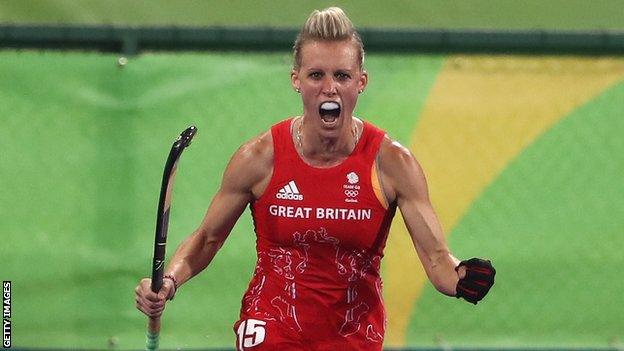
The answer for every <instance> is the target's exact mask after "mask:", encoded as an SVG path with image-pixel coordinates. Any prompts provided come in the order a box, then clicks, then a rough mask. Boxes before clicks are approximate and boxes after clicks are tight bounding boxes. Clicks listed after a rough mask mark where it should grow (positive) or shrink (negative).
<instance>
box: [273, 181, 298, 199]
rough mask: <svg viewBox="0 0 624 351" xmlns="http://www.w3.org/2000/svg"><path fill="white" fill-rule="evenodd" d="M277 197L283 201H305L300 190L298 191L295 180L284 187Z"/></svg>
mask: <svg viewBox="0 0 624 351" xmlns="http://www.w3.org/2000/svg"><path fill="white" fill-rule="evenodd" d="M275 197H276V198H278V199H282V200H297V201H301V200H303V195H301V194H300V193H299V189H297V185H296V184H295V181H294V180H291V181H290V182H288V184H286V185H284V186H283V187H282V188H281V189H280V190H279V192H278V193H277V194H276V195H275Z"/></svg>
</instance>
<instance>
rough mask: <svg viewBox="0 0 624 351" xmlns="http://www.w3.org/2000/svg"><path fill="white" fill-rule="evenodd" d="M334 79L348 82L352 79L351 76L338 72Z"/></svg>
mask: <svg viewBox="0 0 624 351" xmlns="http://www.w3.org/2000/svg"><path fill="white" fill-rule="evenodd" d="M334 77H336V78H337V79H338V80H347V79H350V78H351V76H350V75H349V74H347V73H345V72H336V73H335V74H334Z"/></svg>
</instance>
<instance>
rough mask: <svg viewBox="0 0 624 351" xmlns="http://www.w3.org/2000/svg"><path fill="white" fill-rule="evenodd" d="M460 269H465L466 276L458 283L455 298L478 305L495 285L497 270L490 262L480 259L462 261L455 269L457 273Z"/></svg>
mask: <svg viewBox="0 0 624 351" xmlns="http://www.w3.org/2000/svg"><path fill="white" fill-rule="evenodd" d="M460 267H464V268H465V270H466V275H465V276H464V277H463V278H462V279H460V280H459V282H457V287H456V291H457V292H456V295H455V297H457V298H460V297H462V298H464V300H466V301H468V302H470V303H473V304H475V305H476V304H477V302H479V301H481V299H483V298H484V297H485V295H487V293H488V291H490V288H491V287H492V285H494V276H495V275H496V270H495V269H494V267H493V266H492V263H491V262H490V261H489V260H482V259H480V258H471V259H469V260H466V261H461V262H460V263H459V265H458V266H457V267H456V268H455V271H458V270H459V268H460Z"/></svg>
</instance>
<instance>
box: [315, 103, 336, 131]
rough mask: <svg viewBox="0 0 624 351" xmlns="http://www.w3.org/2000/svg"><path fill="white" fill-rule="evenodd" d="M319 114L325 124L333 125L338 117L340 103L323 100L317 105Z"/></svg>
mask: <svg viewBox="0 0 624 351" xmlns="http://www.w3.org/2000/svg"><path fill="white" fill-rule="evenodd" d="M319 115H320V116H321V119H322V120H323V123H325V124H326V125H333V124H334V123H336V120H337V119H338V117H340V104H339V103H337V102H335V101H325V102H323V103H322V104H321V106H319Z"/></svg>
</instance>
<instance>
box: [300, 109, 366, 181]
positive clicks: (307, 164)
mask: <svg viewBox="0 0 624 351" xmlns="http://www.w3.org/2000/svg"><path fill="white" fill-rule="evenodd" d="M297 118H301V116H297V117H293V118H291V120H290V123H289V128H288V139H289V141H290V142H289V143H288V144H289V145H290V148H291V151H294V153H295V155H296V157H297V160H299V162H300V163H301V164H303V165H305V166H306V167H308V168H310V169H313V170H318V171H328V170H334V169H339V168H341V167H343V166H344V165H346V164H347V162H348V161H349V160H350V159H351V158H353V157H354V156H355V154H357V153H358V152H359V151H360V149H361V148H362V143H363V142H364V141H363V140H364V137H365V133H366V131H367V129H368V127H367V125H366V122H365V121H364V120H363V119H361V118H358V119H359V120H360V121H362V134H360V138H359V139H358V142H357V145H355V147H354V148H353V150H351V153H350V154H349V155H348V156H347V157H346V158H345V159H344V160H342V161H341V162H340V163H338V164H337V165H334V166H331V167H316V166H313V165H311V164H309V163H307V162H306V160H304V159H303V157H302V156H301V155H300V154H299V151H298V150H297V147H296V146H295V141H294V140H293V130H294V126H295V120H296V119H297ZM352 118H357V117H355V116H354V117H352Z"/></svg>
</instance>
